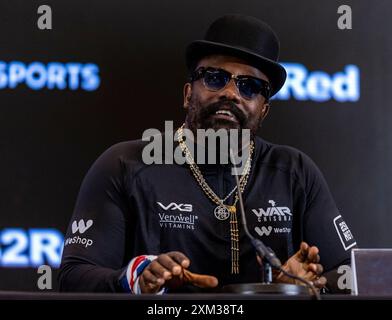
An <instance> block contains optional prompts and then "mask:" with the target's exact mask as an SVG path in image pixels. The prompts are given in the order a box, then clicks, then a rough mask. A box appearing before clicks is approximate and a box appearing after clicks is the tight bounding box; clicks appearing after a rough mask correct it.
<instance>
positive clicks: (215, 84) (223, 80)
mask: <svg viewBox="0 0 392 320" xmlns="http://www.w3.org/2000/svg"><path fill="white" fill-rule="evenodd" d="M229 79H230V76H229V75H228V74H226V73H225V72H224V71H221V70H206V72H205V74H204V78H203V80H204V84H205V85H206V87H207V88H208V89H210V90H214V91H218V90H220V89H222V88H224V87H225V86H226V84H227V82H228V81H229Z"/></svg>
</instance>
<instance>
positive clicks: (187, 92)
mask: <svg viewBox="0 0 392 320" xmlns="http://www.w3.org/2000/svg"><path fill="white" fill-rule="evenodd" d="M183 93H184V109H185V110H186V109H188V107H189V102H190V101H191V97H192V85H191V84H190V83H189V82H187V83H185V85H184V90H183Z"/></svg>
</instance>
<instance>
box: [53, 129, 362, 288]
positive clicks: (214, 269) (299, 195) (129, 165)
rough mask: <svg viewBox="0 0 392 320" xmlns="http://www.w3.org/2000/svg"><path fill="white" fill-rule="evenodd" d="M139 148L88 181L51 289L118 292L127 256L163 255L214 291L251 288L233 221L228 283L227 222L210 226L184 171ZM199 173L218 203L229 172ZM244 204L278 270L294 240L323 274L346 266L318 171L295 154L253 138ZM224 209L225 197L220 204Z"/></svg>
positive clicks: (207, 210)
mask: <svg viewBox="0 0 392 320" xmlns="http://www.w3.org/2000/svg"><path fill="white" fill-rule="evenodd" d="M146 144H147V142H144V141H141V140H136V141H128V142H123V143H119V144H116V145H114V146H112V147H111V148H109V149H108V150H107V151H106V152H104V153H103V154H102V155H101V156H100V157H99V158H98V159H97V160H96V162H95V163H94V165H93V166H92V168H91V169H90V170H89V172H88V173H87V175H86V177H85V179H84V181H83V183H82V186H81V189H80V193H79V195H78V198H77V202H76V206H75V210H74V213H73V217H72V219H71V223H70V225H69V228H68V230H67V234H66V239H65V246H64V251H63V258H62V264H61V270H60V274H59V282H60V290H62V291H89V292H92V291H106V292H121V291H122V290H123V289H122V287H121V285H120V283H119V278H120V277H121V276H122V275H123V273H124V270H125V268H126V266H127V264H128V263H129V261H130V260H131V259H132V258H133V257H135V256H138V255H142V254H152V255H158V254H160V253H165V252H169V251H181V252H183V253H184V254H185V255H186V256H187V257H188V258H189V259H190V261H191V265H190V267H189V269H190V271H193V272H196V273H201V274H209V275H214V276H216V277H217V278H218V280H219V284H220V285H225V284H231V283H245V282H246V283H248V282H258V281H260V268H259V266H258V264H257V261H256V254H255V251H254V249H253V248H252V246H251V243H250V241H249V239H248V238H247V237H246V236H245V234H244V232H243V230H242V228H241V217H240V216H238V219H239V226H240V243H239V247H240V263H239V265H240V273H239V274H238V275H233V274H231V241H230V219H228V220H225V221H220V220H218V219H216V218H215V216H214V209H215V207H216V205H215V204H214V203H213V202H212V201H211V200H210V199H209V198H208V197H207V196H206V195H205V194H204V193H203V191H202V189H201V187H200V186H199V184H198V183H197V182H196V180H195V178H194V177H193V175H192V173H191V171H190V169H189V166H188V165H187V164H183V165H178V164H152V165H146V164H144V163H143V161H142V151H143V147H144V146H145V145H146ZM199 167H200V169H201V171H202V173H203V175H204V177H205V179H206V181H207V182H208V184H209V185H210V187H211V188H212V189H213V190H214V191H215V193H216V194H217V195H218V196H220V197H221V198H223V197H224V196H226V195H227V194H228V193H229V192H230V191H231V190H232V189H233V187H234V186H235V179H234V176H233V175H232V174H231V168H230V167H229V166H225V165H200V166H199ZM243 198H244V201H245V211H246V216H247V223H248V228H249V230H250V232H251V233H252V234H253V236H255V237H257V238H259V239H260V240H262V241H263V242H264V243H265V244H266V245H268V246H270V247H271V248H272V249H273V250H274V251H275V253H276V254H277V256H278V257H279V258H280V259H281V261H282V262H285V261H286V260H287V259H288V258H289V257H290V256H291V255H293V254H294V253H295V252H296V251H297V250H298V249H299V245H300V243H301V241H306V242H307V243H308V244H309V245H315V246H317V247H318V248H319V249H320V256H321V261H320V263H321V264H322V265H323V267H324V270H325V271H329V270H332V269H334V268H336V267H338V266H339V265H341V264H346V263H348V262H349V258H350V248H352V247H353V246H354V245H355V240H354V239H353V237H352V234H351V232H350V230H349V229H348V228H347V225H346V224H345V222H344V221H343V219H342V217H341V215H340V213H339V212H338V210H337V208H336V205H335V203H334V201H333V199H332V196H331V194H330V191H329V189H328V187H327V184H326V182H325V180H324V178H323V176H322V174H321V173H320V171H319V169H318V168H317V167H316V166H315V164H314V163H313V162H312V161H311V160H310V159H309V157H307V156H306V155H305V154H303V153H302V152H300V151H298V150H296V149H294V148H291V147H287V146H280V145H274V144H271V143H269V142H266V141H265V140H263V139H261V138H259V137H257V138H256V140H255V150H254V155H253V160H252V167H251V172H250V176H249V180H248V183H247V186H246V188H245V190H244V193H243ZM232 202H233V196H232V197H230V199H228V201H226V204H231V203H232ZM237 207H238V206H237ZM188 289H189V288H188ZM188 289H187V288H184V290H185V291H186V290H188ZM189 290H191V289H189ZM192 290H193V289H192ZM192 290H191V291H192Z"/></svg>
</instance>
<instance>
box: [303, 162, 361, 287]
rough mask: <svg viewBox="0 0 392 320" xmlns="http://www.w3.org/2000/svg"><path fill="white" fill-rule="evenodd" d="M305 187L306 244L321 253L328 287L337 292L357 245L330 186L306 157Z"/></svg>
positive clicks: (321, 261)
mask: <svg viewBox="0 0 392 320" xmlns="http://www.w3.org/2000/svg"><path fill="white" fill-rule="evenodd" d="M302 161H303V162H302V168H301V169H302V170H303V174H302V177H304V178H303V179H302V182H301V183H302V184H303V188H304V193H305V197H306V208H305V212H304V221H303V230H304V241H306V242H307V243H309V245H315V246H317V247H318V248H319V250H320V259H321V260H320V263H321V264H322V265H323V267H324V272H326V276H327V278H328V280H329V281H328V282H329V287H330V288H331V289H332V288H333V289H334V290H333V291H338V288H337V281H338V278H339V276H340V274H338V273H337V269H338V268H339V266H341V265H350V257H351V249H352V248H354V247H356V246H357V243H356V241H355V239H354V237H353V234H352V233H351V230H350V229H349V227H348V224H347V223H346V221H345V220H344V218H343V215H342V214H341V213H340V212H339V210H338V208H337V207H336V204H335V201H334V200H333V197H332V195H331V192H330V190H329V188H328V185H327V183H326V181H325V179H324V177H323V175H322V173H321V172H320V170H319V169H318V168H317V166H316V165H315V164H314V163H313V161H312V160H310V159H309V158H308V157H307V156H306V155H303V158H302Z"/></svg>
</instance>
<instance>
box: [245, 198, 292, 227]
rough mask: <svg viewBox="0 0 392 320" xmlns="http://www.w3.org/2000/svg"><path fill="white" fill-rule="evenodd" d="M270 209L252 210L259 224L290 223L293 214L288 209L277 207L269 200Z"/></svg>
mask: <svg viewBox="0 0 392 320" xmlns="http://www.w3.org/2000/svg"><path fill="white" fill-rule="evenodd" d="M268 203H270V204H271V207H268V208H267V210H264V209H263V208H258V209H252V212H253V213H254V214H255V215H256V216H257V219H258V221H259V222H262V221H269V222H271V221H291V217H292V216H293V214H292V213H291V211H290V208H288V207H277V206H276V202H275V201H274V200H269V201H268Z"/></svg>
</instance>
